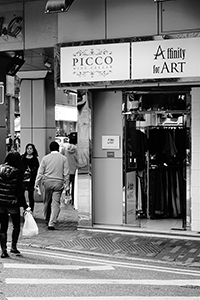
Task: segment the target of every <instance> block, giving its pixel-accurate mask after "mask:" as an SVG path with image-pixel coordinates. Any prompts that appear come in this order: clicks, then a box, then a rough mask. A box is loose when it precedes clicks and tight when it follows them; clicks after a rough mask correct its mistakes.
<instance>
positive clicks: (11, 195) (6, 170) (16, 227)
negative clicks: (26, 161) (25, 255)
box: [0, 152, 30, 258]
mask: <svg viewBox="0 0 200 300" xmlns="http://www.w3.org/2000/svg"><path fill="white" fill-rule="evenodd" d="M23 175H24V167H23V164H22V162H21V156H20V154H19V153H18V152H9V153H8V154H7V156H6V158H5V162H4V164H2V165H0V240H1V250H2V254H1V258H6V257H9V255H8V253H7V231H8V224H9V215H10V217H11V220H12V224H13V231H12V244H11V250H10V252H11V253H15V254H20V251H19V250H18V249H17V241H18V238H19V234H20V207H23V208H24V210H27V211H30V208H29V207H28V205H27V203H26V200H25V197H24V192H23V187H22V181H23Z"/></svg>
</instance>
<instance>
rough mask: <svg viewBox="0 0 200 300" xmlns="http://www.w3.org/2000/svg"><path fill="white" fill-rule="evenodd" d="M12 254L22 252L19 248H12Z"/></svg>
mask: <svg viewBox="0 0 200 300" xmlns="http://www.w3.org/2000/svg"><path fill="white" fill-rule="evenodd" d="M10 253H14V254H21V253H20V251H19V250H18V249H17V248H11V249H10Z"/></svg>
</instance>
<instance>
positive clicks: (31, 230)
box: [22, 212, 39, 237]
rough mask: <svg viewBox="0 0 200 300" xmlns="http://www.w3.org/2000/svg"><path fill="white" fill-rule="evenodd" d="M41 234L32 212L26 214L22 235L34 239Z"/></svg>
mask: <svg viewBox="0 0 200 300" xmlns="http://www.w3.org/2000/svg"><path fill="white" fill-rule="evenodd" d="M38 233H39V229H38V226H37V223H36V222H35V219H34V218H33V215H32V213H31V212H25V213H24V225H23V227H22V235H23V236H24V237H32V236H34V235H37V234H38Z"/></svg>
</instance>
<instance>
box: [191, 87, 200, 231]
mask: <svg viewBox="0 0 200 300" xmlns="http://www.w3.org/2000/svg"><path fill="white" fill-rule="evenodd" d="M191 95H192V103H191V107H192V109H191V114H192V116H191V119H192V128H191V131H192V145H191V148H192V150H191V230H192V231H200V200H199V199H200V131H199V123H200V101H199V99H200V88H192V92H191Z"/></svg>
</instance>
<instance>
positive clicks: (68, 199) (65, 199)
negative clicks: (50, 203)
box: [61, 189, 72, 206]
mask: <svg viewBox="0 0 200 300" xmlns="http://www.w3.org/2000/svg"><path fill="white" fill-rule="evenodd" d="M71 199H72V198H71V195H70V193H66V191H65V189H64V190H63V191H62V195H61V202H62V203H63V204H64V205H66V206H68V205H69V204H70V203H71Z"/></svg>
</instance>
